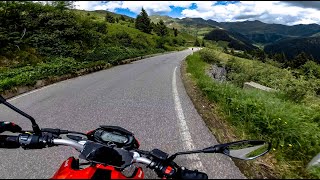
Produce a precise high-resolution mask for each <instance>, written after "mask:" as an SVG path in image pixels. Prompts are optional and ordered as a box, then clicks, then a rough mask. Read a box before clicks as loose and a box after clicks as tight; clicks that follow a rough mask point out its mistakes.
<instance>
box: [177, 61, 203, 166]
mask: <svg viewBox="0 0 320 180" xmlns="http://www.w3.org/2000/svg"><path fill="white" fill-rule="evenodd" d="M176 70H177V67H176V68H175V69H174V71H173V78H172V92H173V98H174V104H175V110H176V112H177V117H178V120H179V128H180V135H181V138H182V142H183V143H184V147H185V148H186V150H194V149H195V148H194V145H193V141H192V138H191V134H190V132H189V128H188V125H187V122H186V120H185V117H184V114H183V110H182V106H181V103H180V98H179V94H178V90H177V83H176ZM187 157H188V158H189V159H190V160H192V163H191V164H190V166H191V167H187V168H192V169H199V170H204V168H203V165H202V163H201V161H200V158H199V156H198V155H197V154H191V155H188V156H187Z"/></svg>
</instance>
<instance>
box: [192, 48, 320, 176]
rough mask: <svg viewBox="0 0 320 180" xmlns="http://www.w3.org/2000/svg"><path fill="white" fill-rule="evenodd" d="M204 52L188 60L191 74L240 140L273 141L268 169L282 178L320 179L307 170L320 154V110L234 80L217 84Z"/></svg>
mask: <svg viewBox="0 0 320 180" xmlns="http://www.w3.org/2000/svg"><path fill="white" fill-rule="evenodd" d="M200 53H201V51H200V52H196V53H194V54H193V55H190V56H188V57H187V59H186V62H187V72H188V73H191V74H192V78H193V80H194V81H195V82H196V84H197V86H198V87H199V88H200V89H201V91H202V92H203V93H204V94H205V95H206V97H207V98H208V99H209V101H210V102H213V103H215V104H216V105H217V106H218V109H219V113H221V115H222V116H223V117H225V118H226V120H227V121H228V122H229V123H230V124H231V125H232V127H234V130H235V131H234V133H235V134H236V137H237V139H238V140H240V139H261V140H266V141H270V142H271V143H272V151H271V152H270V153H269V155H267V156H266V157H268V158H271V157H274V160H273V161H270V160H269V162H273V163H269V164H268V166H270V167H272V168H271V169H273V170H274V171H276V173H275V174H279V177H278V178H320V174H319V173H317V171H313V172H308V171H307V170H306V165H307V163H308V162H309V161H310V160H311V159H312V158H313V157H314V156H315V155H316V154H317V153H318V152H320V146H319V145H320V139H319V137H320V134H319V132H320V128H319V117H320V116H319V115H320V114H319V111H317V110H316V109H314V108H311V107H310V106H306V105H304V104H303V103H296V102H293V101H291V100H287V99H285V98H281V97H279V93H276V92H275V93H270V92H269V93H268V92H262V91H259V90H253V89H252V90H250V89H242V87H239V86H237V85H236V84H234V83H233V82H232V81H231V82H225V83H219V82H215V81H213V80H212V79H211V78H210V77H209V76H207V75H206V73H205V70H206V69H207V68H209V63H208V62H205V61H204V60H203V59H202V58H201V55H200ZM216 53H217V54H218V55H219V56H218V57H223V58H221V59H224V60H221V61H224V62H225V63H226V62H227V61H228V58H226V57H227V55H226V54H223V53H220V52H216ZM215 58H217V57H215ZM219 59H220V58H219ZM220 63H221V62H220ZM222 63H223V62H222ZM212 128H214V127H212ZM262 158H264V157H262ZM266 161H267V160H266ZM267 163H268V162H267Z"/></svg>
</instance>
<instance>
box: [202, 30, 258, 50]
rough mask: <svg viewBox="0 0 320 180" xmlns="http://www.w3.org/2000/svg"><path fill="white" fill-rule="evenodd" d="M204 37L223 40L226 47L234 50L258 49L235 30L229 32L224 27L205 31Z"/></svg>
mask: <svg viewBox="0 0 320 180" xmlns="http://www.w3.org/2000/svg"><path fill="white" fill-rule="evenodd" d="M204 39H206V40H213V41H224V42H226V43H227V44H226V45H227V47H229V48H233V49H236V50H242V51H251V50H254V49H258V48H257V47H255V46H253V45H252V42H251V41H250V40H249V39H247V38H246V37H245V36H243V35H241V34H239V33H236V32H229V31H227V30H224V29H214V30H212V31H211V32H209V33H207V34H206V35H205V36H204Z"/></svg>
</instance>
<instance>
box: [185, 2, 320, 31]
mask: <svg viewBox="0 0 320 180" xmlns="http://www.w3.org/2000/svg"><path fill="white" fill-rule="evenodd" d="M319 13H320V11H318V10H316V9H312V8H303V7H302V6H301V7H300V6H293V5H291V4H289V3H285V2H280V1H240V2H238V3H235V4H226V5H214V6H207V10H204V9H198V8H196V9H194V10H190V9H185V10H183V11H182V12H181V14H182V17H201V18H204V19H212V20H216V21H218V22H222V21H244V20H260V21H262V22H266V23H279V24H287V25H294V24H300V23H301V24H309V23H320V14H319Z"/></svg>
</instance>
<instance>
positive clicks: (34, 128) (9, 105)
mask: <svg viewBox="0 0 320 180" xmlns="http://www.w3.org/2000/svg"><path fill="white" fill-rule="evenodd" d="M0 102H1V103H3V104H4V105H6V106H7V107H9V108H10V109H12V110H14V111H15V112H17V113H19V114H21V115H22V116H24V117H26V118H28V119H29V120H30V121H31V123H32V129H33V131H34V133H35V134H37V135H39V134H41V130H40V128H39V126H38V124H37V123H36V121H35V119H34V118H33V117H31V116H30V115H28V114H27V113H25V112H23V111H21V110H20V109H18V108H16V107H14V106H13V105H12V104H10V103H8V102H7V101H6V100H5V99H4V98H3V97H2V96H0Z"/></svg>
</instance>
